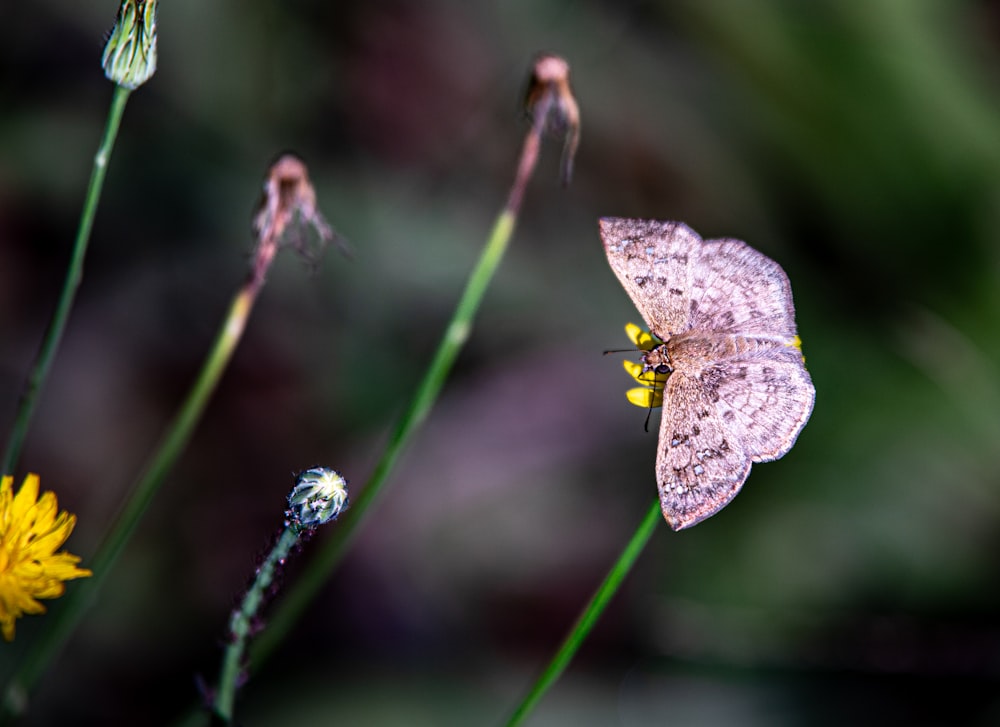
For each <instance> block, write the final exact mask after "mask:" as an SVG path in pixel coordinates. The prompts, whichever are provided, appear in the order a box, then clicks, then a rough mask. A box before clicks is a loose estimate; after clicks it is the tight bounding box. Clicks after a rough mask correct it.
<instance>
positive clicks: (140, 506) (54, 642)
mask: <svg viewBox="0 0 1000 727" xmlns="http://www.w3.org/2000/svg"><path fill="white" fill-rule="evenodd" d="M284 159H286V157H282V160H284ZM282 160H279V162H278V164H275V165H274V166H272V168H271V170H270V172H269V175H268V180H272V179H274V178H275V177H282V174H283V173H284V171H286V170H287V169H288V166H287V165H286V166H281V167H279V164H281V162H282ZM295 161H296V162H297V164H298V166H297V167H295V170H294V171H297V172H298V173H299V175H298V176H296V177H295V182H296V184H294V185H293V186H296V187H297V188H298V189H299V190H300V191H301V190H302V189H304V187H303V186H302V185H298V184H297V183H298V182H300V181H302V180H303V179H304V180H305V184H306V185H307V186H308V187H309V189H310V190H311V189H312V186H311V184H310V183H309V181H308V176H307V175H306V173H305V165H304V164H302V162H301V161H299V160H295ZM278 172H281V173H282V174H278ZM282 178H283V177H282ZM273 188H274V189H284V186H283V185H282V183H280V181H279V183H277V184H275V185H273ZM267 189H268V186H267V185H265V192H266V190H267ZM303 199H304V198H303V197H302V195H301V194H300V195H290V196H288V197H287V198H286V199H285V201H284V202H281V203H277V204H275V205H273V207H274V209H276V210H279V211H280V212H281V213H282V214H281V215H280V217H281V219H282V220H284V223H283V224H270V225H267V226H264V227H262V228H260V229H258V238H257V246H256V248H255V253H254V257H253V260H252V261H251V266H250V270H249V272H248V273H247V276H246V279H245V281H244V283H243V285H242V286H241V287H240V289H239V290H238V291H237V293H236V295H235V297H234V298H233V301H232V303H231V305H230V307H229V313H228V315H227V316H226V318H225V320H224V321H223V323H222V326H221V327H220V329H219V332H218V334H217V336H216V339H215V342H214V344H213V346H212V349H211V352H210V353H209V355H208V358H207V359H206V360H205V363H204V365H203V366H202V369H201V371H200V372H199V374H198V377H197V379H196V380H195V383H194V385H193V386H192V388H191V390H190V391H189V392H188V395H187V398H186V399H185V400H184V402H183V403H182V405H181V408H180V410H179V411H178V413H177V415H176V416H175V418H174V420H173V421H172V422H171V423H170V425H169V426H168V428H167V432H166V434H165V435H164V437H163V439H162V440H161V442H160V444H159V445H158V446H157V448H156V450H154V452H153V455H152V456H151V458H150V460H149V461H148V464H147V465H146V467H145V469H144V470H143V472H142V474H141V476H140V477H139V479H138V480H137V481H136V483H135V484H134V485H133V487H132V489H131V491H130V493H129V495H128V498H127V500H126V501H125V504H124V506H123V508H122V510H121V511H120V512H119V514H118V516H117V517H116V518H115V521H114V523H113V524H112V526H111V528H110V529H109V530H108V531H107V533H106V534H105V536H104V539H103V540H102V542H101V544H100V546H99V547H98V550H97V553H96V555H95V556H94V558H93V560H92V564H91V568H92V569H93V571H94V572H95V573H96V575H95V577H94V578H92V579H91V580H90V581H88V582H87V583H86V584H85V587H83V588H79V589H76V591H75V592H74V594H73V595H72V596H71V597H70V598H69V599H67V601H66V602H65V604H64V607H63V608H62V609H60V610H59V612H58V614H53V620H52V622H51V625H50V628H48V629H47V630H46V631H45V632H44V634H41V636H40V638H39V640H38V641H37V642H36V643H35V644H34V646H33V649H32V650H31V651H30V652H29V653H28V655H27V657H26V658H25V660H24V661H23V662H22V663H21V664H20V665H19V668H18V670H17V673H16V674H15V676H14V678H13V680H12V681H11V683H10V684H9V685H8V694H9V695H11V694H18V695H20V694H24V693H27V692H29V691H30V690H31V689H32V687H33V686H34V684H35V682H36V681H37V680H38V678H39V677H40V676H41V675H42V673H43V672H44V670H45V668H46V666H47V665H48V664H49V662H50V661H51V660H52V659H53V658H54V657H55V655H56V653H57V652H58V650H59V648H60V647H61V645H62V644H63V642H64V641H65V640H66V639H67V638H68V637H69V635H70V634H71V633H72V631H73V629H74V628H75V626H76V624H77V623H78V622H79V620H80V619H81V618H82V616H83V613H84V612H85V611H86V608H87V606H88V605H89V604H90V603H91V602H92V600H93V597H94V594H95V593H96V591H97V589H98V588H100V586H101V584H102V583H103V581H104V579H105V578H106V577H107V575H108V573H109V572H110V570H111V569H112V567H113V565H114V563H115V561H116V560H117V559H118V556H119V555H120V553H121V551H122V550H123V549H124V547H125V544H126V543H127V542H128V540H129V538H130V537H131V535H132V533H133V532H134V531H135V529H136V527H137V526H138V524H139V521H140V520H141V518H142V516H143V514H144V513H145V511H146V509H147V508H148V506H149V504H150V502H151V501H152V499H153V496H154V495H155V494H156V493H157V491H158V490H159V488H160V486H161V485H162V484H163V481H164V480H165V479H166V476H167V474H168V473H169V472H170V470H171V468H172V467H173V465H174V463H175V462H176V461H177V458H178V457H179V456H180V455H181V453H182V452H183V451H184V448H185V447H186V446H187V443H188V441H189V440H190V438H191V435H192V433H193V431H194V428H195V426H196V425H197V423H198V421H199V420H200V419H201V416H202V414H203V413H204V411H205V407H206V406H207V405H208V401H209V399H210V398H211V395H212V393H213V392H214V391H215V388H216V386H217V385H218V383H219V380H220V379H221V378H222V374H223V372H224V371H225V370H226V366H227V365H228V364H229V361H230V359H231V358H232V355H233V351H234V350H235V349H236V345H237V344H238V343H239V341H240V339H241V338H242V336H243V331H244V330H245V328H246V324H247V319H248V318H249V316H250V311H251V310H252V309H253V305H254V303H255V302H256V300H257V296H258V294H259V293H260V290H261V287H262V286H263V284H264V280H265V276H266V273H267V270H268V268H269V267H270V265H271V263H272V262H273V260H274V256H275V253H276V252H277V250H278V248H279V247H280V246H281V245H282V244H283V242H284V236H285V235H286V234H292V233H294V234H302V231H301V230H299V229H298V227H297V225H296V224H293V222H297V221H299V220H302V221H306V222H309V223H310V224H311V225H313V226H315V227H317V233H318V234H319V235H320V236H321V237H323V236H324V235H327V236H328V235H330V234H332V233H331V232H330V230H329V227H328V226H326V227H321V226H319V225H318V224H317V222H318V220H320V219H321V218H319V217H318V212H316V211H315V209H314V208H315V205H313V208H312V209H307V210H299V209H297V208H295V205H297V204H299V203H300V202H302V201H303ZM312 199H313V202H315V197H313V198H312ZM288 205H291V206H292V208H287V206H288ZM12 703H13V702H12V701H11V700H7V702H6V704H7V705H11V704H12Z"/></svg>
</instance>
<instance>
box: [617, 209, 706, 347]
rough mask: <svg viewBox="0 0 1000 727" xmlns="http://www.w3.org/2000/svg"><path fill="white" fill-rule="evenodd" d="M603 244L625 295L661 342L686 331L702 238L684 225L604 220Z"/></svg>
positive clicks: (651, 221)
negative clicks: (693, 280) (693, 277)
mask: <svg viewBox="0 0 1000 727" xmlns="http://www.w3.org/2000/svg"><path fill="white" fill-rule="evenodd" d="M600 230H601V241H602V242H603V243H604V251H605V253H606V254H607V256H608V263H609V264H610V265H611V269H612V270H613V271H614V273H615V275H616V276H618V280H619V281H620V282H621V284H622V287H623V288H625V292H626V293H628V295H629V297H630V298H631V299H632V302H633V303H634V304H635V307H636V308H638V309H639V313H640V314H641V315H642V317H643V319H644V320H645V321H646V325H647V326H649V329H650V330H651V331H652V332H653V333H654V334H656V335H657V336H659V337H660V338H661V339H666V338H667V337H669V336H671V335H673V334H675V333H678V332H680V331H684V330H687V328H688V318H689V315H690V310H691V306H690V302H689V301H690V294H691V290H690V289H691V284H692V267H693V264H694V262H695V261H696V259H697V256H698V255H699V252H700V248H701V247H702V246H703V243H702V239H701V237H699V236H698V233H696V232H695V231H694V230H692V229H691V228H690V227H688V226H687V225H685V224H683V223H681V222H657V221H654V220H629V219H623V218H620V217H604V218H602V219H601V221H600Z"/></svg>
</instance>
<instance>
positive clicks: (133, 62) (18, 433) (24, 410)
mask: <svg viewBox="0 0 1000 727" xmlns="http://www.w3.org/2000/svg"><path fill="white" fill-rule="evenodd" d="M156 3H157V0H123V2H122V4H121V6H120V7H119V9H118V16H117V18H116V19H115V25H114V28H112V29H111V33H110V34H109V35H108V42H107V44H106V45H105V47H104V55H103V58H102V59H101V63H102V65H103V66H104V74H105V75H106V76H107V77H108V78H109V79H110V80H112V81H114V82H115V84H116V85H115V92H114V95H113V96H112V97H111V108H110V110H109V111H108V119H107V121H106V122H105V125H104V135H103V137H102V138H101V144H100V146H99V147H98V149H97V154H96V155H95V156H94V168H93V169H92V170H91V172H90V181H89V182H88V183H87V194H86V197H85V198H84V202H83V211H82V212H81V214H80V224H79V225H78V227H77V232H76V241H75V242H74V243H73V253H72V256H71V257H70V262H69V268H68V269H67V271H66V280H65V282H64V283H63V288H62V292H61V293H60V295H59V302H58V303H57V304H56V310H55V312H54V313H53V315H52V320H51V321H50V322H49V326H48V329H47V330H46V331H45V335H44V336H43V337H42V344H41V347H40V348H39V350H38V354H37V355H36V356H35V360H34V362H33V363H32V365H31V368H30V370H29V373H28V377H27V380H26V381H25V384H24V388H23V389H22V391H21V396H20V398H19V401H18V405H17V411H16V413H15V415H14V424H13V426H12V427H11V433H10V437H9V438H8V440H7V446H6V447H5V449H4V454H3V461H2V463H0V474H13V473H14V469H15V468H16V467H17V462H18V460H19V459H20V457H21V449H22V448H23V446H24V440H25V437H26V436H27V433H28V427H29V426H30V425H31V419H32V417H33V416H34V413H35V408H36V407H37V405H38V396H39V394H40V392H41V390H42V388H43V387H44V386H45V382H46V380H47V379H48V376H49V371H50V370H51V368H52V362H53V360H54V359H55V354H56V351H57V350H58V348H59V343H60V341H61V340H62V337H63V332H64V331H65V330H66V321H67V320H69V314H70V310H72V308H73V301H74V299H75V298H76V292H77V290H78V289H79V287H80V282H81V281H82V280H83V261H84V258H85V257H86V256H87V247H88V245H89V244H90V232H91V230H92V229H93V227H94V217H95V216H96V214H97V205H98V203H99V201H100V199H101V190H102V189H103V188H104V176H105V174H106V172H107V168H108V162H109V161H110V159H111V150H112V149H113V148H114V145H115V139H116V138H117V136H118V127H119V126H120V125H121V120H122V115H123V114H124V113H125V103H126V101H128V97H129V94H130V93H131V92H132V91H133V90H134V89H136V88H138V87H139V86H141V85H142V84H143V83H145V82H146V81H148V80H149V79H150V77H151V76H152V75H153V73H155V72H156Z"/></svg>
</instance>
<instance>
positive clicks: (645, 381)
mask: <svg viewBox="0 0 1000 727" xmlns="http://www.w3.org/2000/svg"><path fill="white" fill-rule="evenodd" d="M625 335H626V336H628V340H630V341H631V342H632V343H633V344H635V347H636V348H638V349H639V350H640V351H652V350H653V349H654V348H656V347H657V346H658V345H660V344H661V343H662V341H661V340H660V339H658V338H657V337H656V336H654V335H653V334H651V333H647V332H646V331H644V330H642V329H641V328H639V326H637V325H635V324H634V323H629V324H627V325H626V326H625ZM622 364H623V365H624V366H625V371H626V372H627V373H628V375H629V376H631V377H632V378H633V379H635V380H636V382H637V383H639V384H641V385H642V386H640V387H636V388H634V389H629V390H628V391H626V392H625V397H626V398H627V399H628V400H629V403H630V404H634V405H635V406H638V407H640V408H642V409H652V408H654V407H658V406H663V387H664V386H665V385H666V383H667V376H669V374H658V373H656V372H655V371H643V368H642V364H638V363H635V362H634V361H623V362H622Z"/></svg>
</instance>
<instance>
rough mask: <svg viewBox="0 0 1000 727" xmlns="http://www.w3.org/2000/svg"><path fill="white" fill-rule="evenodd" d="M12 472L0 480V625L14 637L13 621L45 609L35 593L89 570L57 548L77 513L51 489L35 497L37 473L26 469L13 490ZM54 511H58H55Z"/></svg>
mask: <svg viewBox="0 0 1000 727" xmlns="http://www.w3.org/2000/svg"><path fill="white" fill-rule="evenodd" d="M13 482H14V478H13V477H11V476H9V475H7V476H5V477H4V478H3V480H2V482H0V628H2V630H3V637H4V639H6V640H7V641H11V640H12V639H13V638H14V622H15V621H16V620H17V619H18V618H20V617H21V615H22V614H25V613H31V614H36V613H45V606H43V605H42V604H40V603H39V602H38V601H36V600H35V599H36V598H58V597H59V596H61V595H62V594H63V592H64V591H65V590H66V586H65V585H64V584H63V581H68V580H70V579H72V578H83V577H86V576H89V575H91V572H90V571H89V570H86V569H85V568H77V567H76V564H77V563H79V562H80V559H79V558H78V557H77V556H75V555H71V554H70V553H67V552H65V551H63V552H61V553H56V552H55V551H56V548H58V547H60V546H61V545H62V544H63V543H65V542H66V539H67V538H68V537H69V534H70V533H71V532H73V526H74V525H76V516H75V515H71V514H70V513H68V512H66V511H65V510H63V511H62V512H59V503H58V502H57V501H56V496H55V494H54V493H52V492H46V493H45V494H44V495H42V497H41V499H38V475H28V476H27V477H25V478H24V483H23V484H22V485H21V489H20V490H18V492H17V494H16V495H15V494H14V493H13V487H12V485H13ZM57 513H58V514H57Z"/></svg>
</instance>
